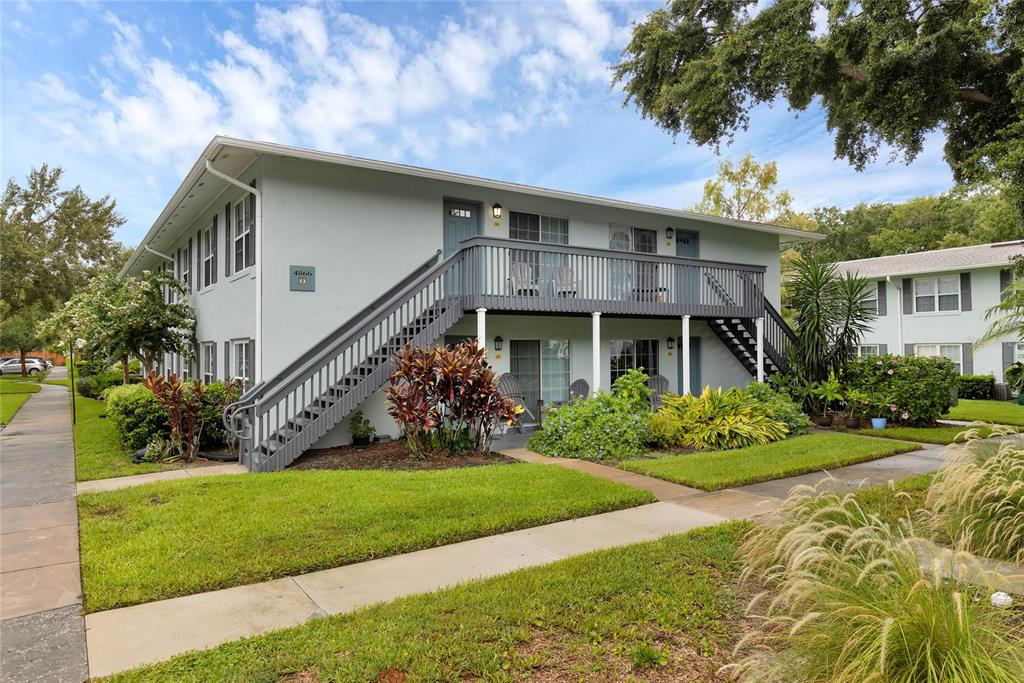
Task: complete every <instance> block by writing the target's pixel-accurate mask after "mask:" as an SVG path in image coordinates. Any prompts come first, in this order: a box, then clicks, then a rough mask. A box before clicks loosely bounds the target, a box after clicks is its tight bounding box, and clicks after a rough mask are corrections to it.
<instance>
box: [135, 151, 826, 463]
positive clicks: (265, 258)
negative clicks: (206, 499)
mask: <svg viewBox="0 0 1024 683" xmlns="http://www.w3.org/2000/svg"><path fill="white" fill-rule="evenodd" d="M813 238H814V236H810V235H808V234H807V233H803V232H800V231H796V230H791V229H787V228H781V227H777V226H772V225H764V224H758V223H750V222H746V221H737V220H731V219H725V218H714V217H706V216H700V215H696V214H692V213H688V212H685V211H680V210H676V209H665V208H659V207H653V206H645V205H640V204H636V203H631V202H625V201H618V200H613V199H605V198H601V197H593V196H588V195H581V194H575V193H570V192H561V191H556V190H550V189H544V188H538V187H529V186H526V185H520V184H515V183H508V182H502V181H496V180H487V179H483V178H475V177H469V176H464V175H459V174H455V173H447V172H443V171H435V170H429V169H423V168H415V167H411V166H404V165H398V164H392V163H384V162H379V161H371V160H366V159H359V158H354V157H348V156H342V155H337V154H329V153H324V152H317V151H310V150H304V149H296V148H292V147H286V146H282V145H276V144H269V143H262V142H252V141H244V140H237V139H231V138H224V137H217V138H214V140H213V141H212V142H211V143H210V144H209V145H208V146H207V148H206V149H205V150H204V151H203V153H202V155H201V156H200V157H199V159H198V160H197V162H196V163H195V165H194V166H193V167H192V169H191V170H190V171H189V173H188V175H186V177H185V178H184V180H183V181H182V183H181V185H180V187H179V188H178V190H177V191H176V192H175V193H174V196H173V197H172V198H171V199H170V201H169V202H168V204H167V206H166V207H165V208H164V210H163V211H162V212H161V213H160V215H159V216H158V217H157V219H156V221H155V222H154V224H153V226H152V228H151V229H150V230H149V232H148V233H147V235H146V236H145V238H144V239H143V241H142V243H141V245H140V246H139V247H138V248H137V249H136V251H135V252H134V254H133V255H132V256H131V258H130V259H129V261H128V263H127V265H126V266H125V269H124V272H126V273H139V272H141V271H143V270H145V269H150V270H152V269H157V268H172V269H174V271H175V272H176V273H177V274H178V275H179V277H181V278H182V279H183V280H184V281H186V282H187V283H188V286H189V289H190V295H189V296H190V297H191V301H192V303H193V305H194V307H195V309H196V312H197V342H198V347H199V348H198V353H197V357H196V359H195V360H194V362H193V363H191V364H190V363H187V362H185V360H184V359H181V358H168V359H166V368H167V369H168V370H169V371H170V370H173V371H176V372H178V373H179V374H192V375H194V376H198V377H202V378H203V379H206V380H214V379H219V378H226V377H245V378H247V379H248V380H249V382H248V383H249V389H247V391H246V393H245V395H244V396H243V397H242V399H241V400H240V401H239V403H238V404H237V406H236V408H237V412H236V413H235V424H236V425H237V426H238V429H239V431H241V432H242V433H243V434H244V436H245V438H244V439H243V444H242V449H243V461H244V462H246V463H247V464H249V465H250V466H251V467H252V468H253V469H264V470H265V469H278V468H280V467H283V466H285V465H286V464H287V463H288V462H290V461H291V460H293V459H294V458H295V457H297V456H298V454H300V453H301V452H302V451H303V450H304V449H306V448H309V447H324V446H331V445H337V444H340V443H346V442H347V441H348V440H349V434H348V429H347V425H346V422H347V421H346V420H345V417H346V416H348V415H350V414H351V412H352V411H353V410H355V409H356V408H357V407H359V408H361V409H362V411H363V412H364V414H366V415H367V417H369V418H370V420H371V421H372V422H373V423H374V425H375V426H376V428H377V430H378V433H383V434H392V435H394V434H395V433H396V427H395V425H394V423H393V421H392V420H391V418H390V417H389V416H388V415H387V413H386V410H385V401H384V396H383V391H382V387H383V386H384V384H385V383H386V381H387V376H388V374H389V373H388V370H389V368H388V360H389V358H390V356H391V355H392V354H393V352H394V351H395V350H396V349H398V348H400V347H401V346H402V345H403V344H404V343H406V342H411V343H417V344H425V343H434V342H451V341H455V340H459V339H463V338H466V337H475V338H477V339H478V340H479V343H480V344H481V345H483V346H484V347H485V348H487V350H488V351H487V353H488V359H489V361H490V362H491V363H492V364H493V365H494V366H495V369H496V371H497V372H498V373H507V372H508V373H512V374H514V375H515V376H516V377H517V378H518V379H519V381H520V383H521V385H522V387H523V392H524V394H525V396H526V405H527V407H529V408H531V410H532V412H535V413H536V411H537V403H538V402H539V401H544V402H545V403H546V404H551V403H556V402H559V401H565V400H567V399H568V398H569V385H570V384H571V383H572V382H573V381H575V380H578V379H583V380H585V381H586V382H587V384H588V385H589V388H590V390H591V391H594V390H597V389H607V388H609V386H610V385H611V383H612V382H613V381H614V380H615V378H616V377H617V376H618V375H620V374H622V373H623V372H625V371H626V370H627V369H629V368H633V367H643V368H644V370H645V371H646V372H648V373H649V374H651V375H661V376H663V377H664V378H666V379H667V380H668V384H669V388H670V389H671V390H673V391H684V392H685V391H689V390H693V391H697V390H699V389H700V388H702V387H703V386H705V385H711V386H716V387H717V386H722V387H729V386H735V385H744V384H746V383H748V382H749V381H751V379H752V378H755V377H761V376H763V375H764V373H765V372H771V371H773V370H775V369H777V368H779V367H781V366H782V365H783V364H784V363H785V354H786V348H787V345H788V344H789V342H790V339H791V337H790V335H791V332H790V331H789V329H788V328H787V327H786V326H785V324H784V323H783V322H782V319H781V317H780V316H779V315H778V313H777V312H776V309H777V308H778V306H779V296H780V267H779V246H780V242H785V241H792V240H800V239H813Z"/></svg>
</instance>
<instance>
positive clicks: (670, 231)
mask: <svg viewBox="0 0 1024 683" xmlns="http://www.w3.org/2000/svg"><path fill="white" fill-rule="evenodd" d="M675 234H676V231H675V230H673V229H672V228H671V227H669V228H665V239H667V240H671V239H672V237H673V236H674V235H675Z"/></svg>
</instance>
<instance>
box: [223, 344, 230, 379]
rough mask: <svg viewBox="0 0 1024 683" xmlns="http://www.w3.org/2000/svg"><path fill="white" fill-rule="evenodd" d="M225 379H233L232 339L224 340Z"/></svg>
mask: <svg viewBox="0 0 1024 683" xmlns="http://www.w3.org/2000/svg"><path fill="white" fill-rule="evenodd" d="M224 379H225V380H229V379H231V340H230V339H229V340H227V341H226V342H224Z"/></svg>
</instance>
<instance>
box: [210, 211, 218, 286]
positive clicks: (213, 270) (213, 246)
mask: <svg viewBox="0 0 1024 683" xmlns="http://www.w3.org/2000/svg"><path fill="white" fill-rule="evenodd" d="M218 237H219V236H218V235H217V216H214V217H213V227H212V228H210V252H211V254H212V255H213V260H212V261H211V262H210V284H211V285H213V284H216V283H217V249H218V246H219V245H220V240H219V239H218Z"/></svg>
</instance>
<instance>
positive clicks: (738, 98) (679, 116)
mask: <svg viewBox="0 0 1024 683" xmlns="http://www.w3.org/2000/svg"><path fill="white" fill-rule="evenodd" d="M759 4H760V3H759V0H671V2H669V3H668V5H667V7H666V8H664V9H658V10H655V11H654V12H652V13H651V14H649V15H648V16H647V17H646V19H645V20H643V21H642V22H640V23H638V24H636V25H635V26H634V28H633V34H632V39H631V41H630V42H629V44H628V46H627V47H626V49H625V52H624V55H623V59H622V61H621V62H620V63H619V64H618V65H617V66H616V67H615V81H616V82H621V83H622V85H623V87H624V90H625V93H626V101H627V103H630V102H631V103H633V104H635V105H636V106H637V107H638V108H639V110H640V111H641V113H642V114H643V115H644V117H646V118H651V119H653V120H654V121H655V122H656V123H657V125H659V126H660V127H662V128H664V129H665V130H667V131H669V132H671V133H672V134H673V135H676V134H679V133H684V132H685V134H686V135H687V136H688V137H689V138H690V139H692V140H693V141H694V142H696V143H698V144H701V145H713V146H715V147H716V149H717V147H718V145H719V144H720V143H721V142H723V141H729V140H731V139H732V137H733V135H734V134H735V133H736V132H737V131H739V130H743V129H745V128H746V127H747V125H748V124H749V121H750V110H751V109H752V108H753V107H754V106H755V105H758V104H762V103H768V104H772V103H774V102H776V100H783V101H785V102H786V103H787V104H788V106H789V107H790V108H792V109H795V110H805V109H807V108H808V107H809V106H810V105H811V103H812V102H815V101H817V102H819V103H820V105H821V107H822V108H823V109H824V111H825V114H826V121H827V125H828V128H829V130H830V131H831V132H832V133H833V135H834V138H835V153H836V156H837V157H839V158H842V159H846V160H847V161H848V162H849V163H850V164H852V165H853V166H854V167H855V168H857V169H858V170H859V169H863V168H864V167H865V166H866V165H867V164H868V163H870V162H872V161H873V160H874V159H875V158H876V157H877V155H878V153H879V152H880V151H881V150H882V149H884V148H886V147H888V148H889V149H892V150H895V151H896V152H897V153H901V154H902V156H903V157H904V159H905V160H907V161H910V160H912V159H913V158H914V157H915V156H916V155H917V154H918V153H920V151H921V149H922V147H923V144H924V140H925V138H926V136H927V135H928V134H929V133H931V132H933V131H936V130H941V131H943V132H944V133H945V135H946V146H945V154H946V160H947V162H948V163H949V165H950V167H951V168H952V170H953V174H954V177H955V179H956V180H957V182H959V183H975V182H978V181H981V180H985V181H993V180H995V179H1001V180H1002V181H1003V182H1005V183H1006V186H1007V188H1008V190H1009V191H1010V192H1011V195H1012V196H1011V198H1012V199H1013V201H1014V202H1015V203H1016V205H1017V209H1018V211H1020V212H1021V213H1022V214H1024V122H1022V110H1024V66H1022V63H1024V40H1022V36H1024V1H1022V0H883V1H881V2H864V1H862V0H778V1H777V2H775V3H774V4H771V5H769V6H767V7H764V8H763V9H761V10H760V11H757V6H758V5H759ZM819 17H824V22H823V24H822V25H818V24H817V23H816V18H819Z"/></svg>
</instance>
